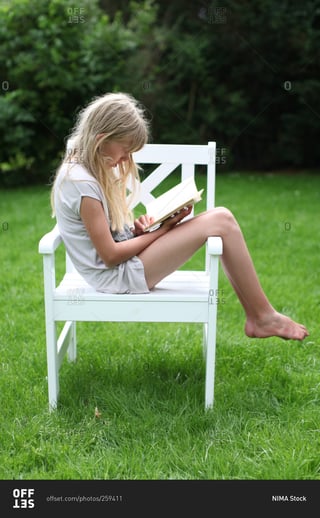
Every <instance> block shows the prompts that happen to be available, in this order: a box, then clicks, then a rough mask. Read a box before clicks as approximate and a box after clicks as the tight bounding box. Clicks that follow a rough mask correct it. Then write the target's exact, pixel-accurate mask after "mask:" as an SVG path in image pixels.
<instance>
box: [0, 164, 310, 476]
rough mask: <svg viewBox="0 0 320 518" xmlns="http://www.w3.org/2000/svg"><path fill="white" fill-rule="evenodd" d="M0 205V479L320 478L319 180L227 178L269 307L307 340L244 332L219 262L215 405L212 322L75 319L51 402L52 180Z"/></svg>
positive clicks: (223, 187) (229, 198) (224, 198)
mask: <svg viewBox="0 0 320 518" xmlns="http://www.w3.org/2000/svg"><path fill="white" fill-rule="evenodd" d="M203 182H204V178H203V177H200V178H199V183H200V185H199V187H200V186H201V183H203ZM0 200H1V202H0V218H1V219H0V240H1V247H0V259H1V292H0V297H1V313H2V315H1V333H0V374H1V375H0V403H1V419H0V441H1V448H0V479H3V480H4V479H9V480H11V479H30V480H31V479H37V480H40V479H52V480H53V479H63V480H66V479H75V480H78V479H83V480H87V479H94V480H98V479H118V480H120V479H139V480H145V479H156V480H159V479H166V480H169V479H181V480H187V479H188V480H191V479H200V480H205V479H216V480H225V479H236V480H237V479H246V480H256V479H263V480H269V479H279V480H280V479H282V480H287V479H290V480H291V479H296V480H301V479H305V480H312V479H319V478H320V428H319V422H320V405H319V403H320V351H319V302H320V285H319V257H320V253H319V252H320V239H319V202H320V177H319V176H317V175H316V174H307V173H305V174H301V175H294V176H292V175H281V174H273V175H271V174H270V175H262V174H258V173H257V174H245V173H243V174H241V175H240V174H236V173H234V174H223V175H218V178H217V190H216V203H217V205H225V206H227V207H229V208H230V209H231V210H232V211H233V212H234V214H235V215H236V217H237V218H238V221H239V223H240V225H241V227H242V229H243V232H244V235H245V237H246V240H247V243H248V246H249V249H250V251H251V253H252V257H253V260H254V262H255V265H256V269H257V271H258V274H259V277H260V279H261V282H262V285H263V287H264V289H265V291H266V293H267V295H268V296H269V298H270V300H271V302H272V304H273V305H274V306H275V307H276V308H277V309H278V310H280V311H282V312H284V313H286V314H288V315H289V316H291V317H293V318H294V319H296V320H298V321H300V322H303V323H304V324H305V325H306V326H307V327H308V329H309V331H310V336H309V337H308V338H307V339H306V340H305V341H304V342H303V343H302V344H300V343H296V342H293V341H283V340H280V339H277V338H268V339H265V340H256V339H249V338H247V337H246V336H245V335H244V333H243V325H244V318H243V311H242V308H241V306H240V304H239V302H238V300H237V299H236V297H235V295H234V293H233V291H232V289H231V287H230V285H229V284H228V282H227V280H226V278H225V277H224V274H223V273H222V270H220V290H221V295H222V296H223V299H224V303H223V304H220V305H219V307H218V335H217V361H216V383H215V404H214V407H213V409H212V410H210V411H209V412H205V411H204V361H203V355H202V345H201V340H202V329H201V326H198V325H183V324H124V323H121V324H117V323H113V324H108V325H107V324H103V323H81V324H79V325H78V359H77V362H76V363H75V364H74V365H70V364H68V363H67V362H66V361H65V363H64V364H63V366H62V369H61V374H60V383H61V389H60V400H59V406H58V409H57V411H56V412H53V413H49V412H48V400H47V382H46V350H45V328H44V306H43V284H42V261H41V256H40V255H39V254H38V251H37V250H38V242H39V239H40V238H41V236H42V235H43V234H44V233H45V232H46V231H48V230H49V229H50V228H51V226H52V225H53V220H51V218H50V210H49V190H48V188H46V187H37V188H27V189H18V190H14V191H10V190H7V191H0ZM201 208H203V206H201V205H199V207H197V209H201ZM202 260H203V251H200V252H198V253H197V254H196V255H195V257H194V258H193V259H192V261H190V263H189V264H187V265H186V267H189V266H190V264H192V266H193V267H195V268H198V267H199V266H200V262H201V261H202ZM62 264H63V255H62V251H61V252H60V253H59V259H58V271H59V273H61V272H62V267H63V266H62ZM96 407H97V408H98V410H99V412H100V414H101V415H100V417H95V408H96Z"/></svg>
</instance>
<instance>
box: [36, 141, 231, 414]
mask: <svg viewBox="0 0 320 518" xmlns="http://www.w3.org/2000/svg"><path fill="white" fill-rule="evenodd" d="M134 158H135V161H136V162H137V163H139V164H155V169H154V170H153V171H152V173H150V174H149V175H148V176H147V177H146V179H145V180H144V181H143V182H142V186H141V194H140V198H139V200H137V201H136V204H135V206H136V205H138V203H139V202H141V203H143V204H144V205H145V204H146V203H148V202H149V201H150V200H151V199H153V195H152V191H153V190H154V188H155V187H156V186H157V185H158V184H160V183H161V182H162V181H163V180H164V179H165V178H166V177H167V176H168V175H169V174H171V173H172V172H173V171H174V170H175V169H177V167H178V166H180V165H181V180H184V179H186V178H188V177H189V176H191V175H194V174H195V169H196V168H195V166H196V165H198V164H201V165H204V166H206V173H207V182H206V183H207V185H206V207H207V209H210V208H213V207H214V200H215V163H216V145H215V142H208V145H174V144H168V145H167V144H147V145H146V146H145V147H144V148H143V149H142V150H140V151H138V152H137V153H135V155H134ZM61 244H62V239H61V236H60V234H59V229H58V227H57V225H56V226H55V227H54V228H53V229H52V230H51V231H50V232H48V233H47V234H45V235H44V236H43V237H42V239H41V240H40V242H39V253H40V254H42V255H43V276H44V277H43V279H44V302H45V325H46V346H47V370H48V393H49V410H53V409H55V408H56V407H57V404H58V395H59V371H60V368H61V364H62V361H63V358H64V356H65V354H66V353H67V356H68V359H69V360H70V361H75V360H76V355H77V343H76V323H77V322H79V321H89V322H97V321H100V322H120V321H121V322H193V323H201V324H203V327H204V335H203V336H204V358H205V365H206V374H205V384H204V385H205V390H204V392H205V408H206V409H208V408H210V407H212V405H213V401H214V374H215V349H216V331H217V303H216V295H217V290H218V271H219V256H220V255H221V254H222V239H221V238H220V237H210V238H209V239H208V241H207V243H206V245H205V247H206V253H205V261H204V265H203V269H202V270H201V271H198V270H195V271H184V270H178V271H176V272H174V273H173V274H171V275H169V276H168V277H166V278H165V279H164V280H163V281H162V282H160V283H159V284H158V285H157V286H156V288H154V289H153V290H152V291H151V292H150V293H147V294H141V295H140V294H139V295H131V294H123V295H118V294H107V293H99V292H97V291H95V290H94V289H93V288H92V287H90V286H89V285H88V284H87V283H86V282H85V281H84V280H83V278H82V277H81V276H80V275H79V274H78V273H77V272H76V271H75V268H74V267H73V264H72V263H71V261H70V259H69V257H68V255H67V254H66V270H65V274H64V276H63V278H62V279H61V280H60V282H58V280H57V279H56V269H55V253H56V250H57V248H58V247H59V245H61ZM57 322H64V326H63V329H62V331H61V332H60V334H59V336H58V333H57ZM137 347H139V344H137Z"/></svg>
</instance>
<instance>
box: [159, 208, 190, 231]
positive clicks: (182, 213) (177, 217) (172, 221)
mask: <svg viewBox="0 0 320 518" xmlns="http://www.w3.org/2000/svg"><path fill="white" fill-rule="evenodd" d="M191 211H192V205H189V206H188V207H184V208H183V209H181V210H179V212H177V213H176V214H173V215H172V216H171V217H170V218H168V219H166V220H164V222H163V223H162V225H161V226H162V227H163V228H165V229H166V230H170V229H171V228H173V227H175V226H176V225H177V224H178V223H180V221H181V220H182V219H183V218H185V217H186V216H189V214H190V212H191Z"/></svg>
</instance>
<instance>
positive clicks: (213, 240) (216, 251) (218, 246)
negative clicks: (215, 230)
mask: <svg viewBox="0 0 320 518" xmlns="http://www.w3.org/2000/svg"><path fill="white" fill-rule="evenodd" d="M207 246H208V254H209V255H222V250H223V243H222V238H221V237H218V236H214V237H209V238H208V241H207Z"/></svg>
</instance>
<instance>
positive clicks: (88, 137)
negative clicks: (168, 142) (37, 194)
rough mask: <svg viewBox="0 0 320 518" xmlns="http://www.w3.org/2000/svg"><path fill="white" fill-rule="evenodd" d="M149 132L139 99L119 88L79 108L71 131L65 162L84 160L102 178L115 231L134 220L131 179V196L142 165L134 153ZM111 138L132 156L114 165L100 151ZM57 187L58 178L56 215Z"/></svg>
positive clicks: (146, 138)
mask: <svg viewBox="0 0 320 518" xmlns="http://www.w3.org/2000/svg"><path fill="white" fill-rule="evenodd" d="M148 133H149V124H148V121H147V119H146V116H145V114H144V110H143V109H142V107H141V106H140V105H139V104H138V101H137V100H136V99H135V98H134V97H132V96H131V95H130V94H126V93H121V92H120V93H107V94H104V95H102V96H99V97H96V98H94V99H93V100H92V101H91V102H90V103H89V104H88V105H87V106H86V107H85V108H84V109H82V110H81V111H80V113H79V114H78V117H77V120H76V123H75V126H74V128H73V130H72V132H71V134H70V135H69V141H71V142H72V149H67V150H66V153H65V155H64V158H63V161H62V163H66V162H71V161H72V162H77V163H81V164H82V165H83V166H84V167H85V168H86V169H87V170H88V172H89V173H90V174H92V176H93V177H94V178H96V180H97V181H98V182H99V184H100V186H101V188H102V191H103V192H104V194H105V197H106V200H107V205H108V210H109V217H110V225H111V230H113V231H114V230H119V231H121V230H122V229H123V227H124V225H125V224H126V223H127V224H129V223H131V222H132V218H133V215H132V211H131V210H130V208H129V201H128V200H130V199H131V197H128V182H129V183H130V190H131V191H132V194H131V196H134V195H135V192H136V189H137V186H138V185H139V167H138V166H137V164H136V163H135V162H134V160H133V157H132V153H134V152H135V151H138V150H139V149H141V148H142V147H143V146H144V144H146V143H147V141H148ZM98 135H99V138H97V137H98ZM108 141H114V142H119V143H125V144H126V145H127V146H128V147H129V160H128V161H126V162H121V163H120V164H119V165H118V166H117V168H114V167H112V164H111V161H110V160H109V161H108V158H106V157H105V156H103V155H102V153H101V152H100V147H101V145H103V143H105V142H108ZM59 169H60V167H59V168H58V171H57V174H58V172H59ZM56 177H57V175H56ZM54 188H55V181H54V183H53V186H52V191H51V206H52V210H53V216H54V213H55V210H54Z"/></svg>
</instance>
